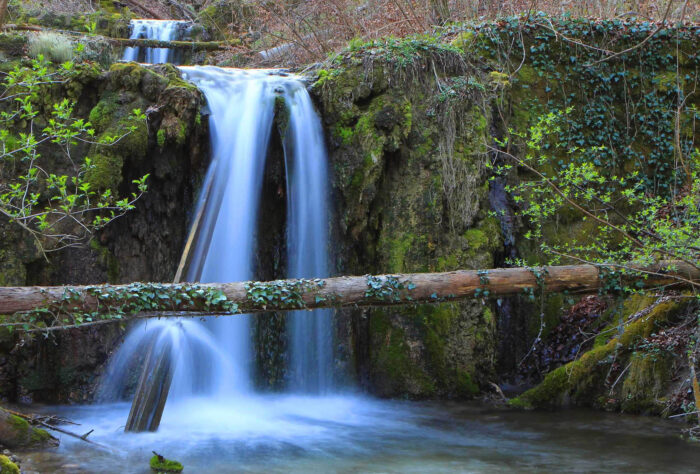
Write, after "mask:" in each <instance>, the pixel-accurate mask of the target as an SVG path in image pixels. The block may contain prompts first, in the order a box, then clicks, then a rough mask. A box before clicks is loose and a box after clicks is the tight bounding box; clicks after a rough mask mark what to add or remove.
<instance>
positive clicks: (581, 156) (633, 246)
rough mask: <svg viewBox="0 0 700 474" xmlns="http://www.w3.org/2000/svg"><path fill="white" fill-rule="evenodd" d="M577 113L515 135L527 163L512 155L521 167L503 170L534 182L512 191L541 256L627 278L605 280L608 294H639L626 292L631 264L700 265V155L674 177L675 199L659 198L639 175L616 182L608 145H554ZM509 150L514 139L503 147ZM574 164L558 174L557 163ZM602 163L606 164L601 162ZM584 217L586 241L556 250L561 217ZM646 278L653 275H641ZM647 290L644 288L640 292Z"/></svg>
mask: <svg viewBox="0 0 700 474" xmlns="http://www.w3.org/2000/svg"><path fill="white" fill-rule="evenodd" d="M571 112H572V108H567V109H566V110H563V111H553V112H549V113H548V114H546V115H543V116H541V117H540V118H539V120H538V121H537V122H536V123H535V124H534V125H533V126H532V127H530V129H529V132H528V133H527V134H524V133H520V132H517V131H514V130H511V131H510V132H511V136H515V137H519V138H521V139H523V140H524V141H525V143H526V147H527V148H526V152H525V153H524V156H522V157H518V156H515V155H512V154H509V153H504V154H505V155H507V156H508V157H509V158H511V162H510V163H513V164H505V165H503V166H500V167H497V169H496V171H497V172H498V173H501V174H503V173H507V172H508V170H510V169H511V168H512V167H513V166H518V167H520V168H521V169H522V170H523V171H524V172H525V173H526V174H527V176H528V177H529V178H528V179H524V180H521V181H520V182H518V183H517V184H514V185H511V186H509V187H507V190H508V191H509V192H510V193H511V195H512V196H513V199H514V201H515V202H516V204H518V206H519V208H520V211H519V214H520V215H521V216H522V217H524V218H525V219H526V221H527V223H528V225H529V229H528V231H527V232H526V233H525V238H526V239H530V240H533V241H537V242H540V249H541V250H542V252H543V253H544V254H545V255H548V256H549V257H550V258H551V260H550V262H549V263H550V264H556V263H559V262H561V261H562V260H566V259H573V260H575V261H579V262H581V261H582V262H589V263H594V264H601V265H613V266H616V267H618V268H619V270H616V271H614V272H613V271H611V270H607V271H606V272H605V273H603V274H602V278H604V280H605V283H604V285H603V287H604V289H606V290H607V291H608V292H615V293H619V292H632V291H636V290H638V289H639V288H638V287H635V286H633V287H629V286H628V287H622V285H621V284H620V283H619V282H620V281H621V278H620V277H621V276H622V274H624V273H635V271H634V269H633V268H630V266H629V264H630V262H634V263H637V264H645V265H651V264H653V263H655V262H657V261H659V260H661V259H670V260H678V261H682V262H686V263H688V264H690V265H694V266H697V265H699V264H700V207H699V205H700V201H699V200H698V196H700V153H699V152H698V150H697V149H695V150H693V151H692V152H691V153H690V154H688V155H686V156H684V157H681V161H682V162H683V166H677V167H675V168H674V169H673V170H671V173H670V180H671V181H670V182H672V183H674V184H673V186H672V187H671V188H669V190H668V192H666V191H661V192H658V193H656V194H654V193H651V192H650V190H649V187H648V186H647V184H648V183H647V182H646V181H645V179H644V178H643V177H642V175H641V174H640V173H639V172H638V171H636V170H633V171H629V172H627V173H624V172H623V173H621V174H619V175H618V174H611V173H610V171H609V170H608V169H606V167H605V166H604V165H603V164H602V162H601V161H600V160H599V159H598V157H599V156H601V154H603V153H604V151H605V149H606V145H604V144H600V145H596V146H591V147H576V146H574V147H569V148H564V147H567V145H566V144H561V143H559V142H557V141H555V142H554V143H550V141H549V138H550V137H553V136H557V134H558V133H559V132H560V130H561V129H562V128H563V127H565V126H566V125H567V118H568V117H569V116H570V114H571ZM500 145H501V147H502V148H505V147H507V145H508V139H506V140H503V141H501V142H500ZM561 155H564V156H567V160H566V161H560V162H559V164H558V165H557V166H556V167H553V166H552V163H553V162H555V158H554V157H555V156H561ZM601 160H602V158H601ZM572 213H573V214H576V215H579V216H580V217H581V219H583V220H584V221H588V222H589V226H590V227H589V230H588V233H587V236H586V240H585V241H576V240H573V241H563V242H552V241H551V240H550V239H547V238H546V237H547V234H546V232H545V231H544V229H545V228H546V226H547V225H548V224H549V223H550V222H552V221H553V220H555V219H556V218H557V217H558V216H560V215H567V214H572ZM641 276H642V277H643V276H645V275H641ZM638 286H639V287H641V286H642V284H641V282H640V283H639V285H638Z"/></svg>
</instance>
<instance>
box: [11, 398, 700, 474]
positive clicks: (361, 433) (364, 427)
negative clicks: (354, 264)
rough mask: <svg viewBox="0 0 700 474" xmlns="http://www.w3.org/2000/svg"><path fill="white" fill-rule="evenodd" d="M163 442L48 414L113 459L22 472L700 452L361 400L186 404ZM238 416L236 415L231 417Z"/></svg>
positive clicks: (468, 406)
mask: <svg viewBox="0 0 700 474" xmlns="http://www.w3.org/2000/svg"><path fill="white" fill-rule="evenodd" d="M181 403H182V404H183V405H182V406H171V407H170V408H171V409H168V410H166V411H165V415H164V417H163V423H162V425H161V428H160V430H159V431H158V432H155V433H139V434H134V433H124V432H123V425H124V421H125V420H126V415H127V413H128V411H129V404H127V403H120V404H113V405H92V406H74V407H50V409H49V408H47V412H51V413H55V414H60V415H62V416H65V417H68V418H70V419H72V420H74V421H76V422H79V423H82V426H78V427H75V426H73V427H71V426H69V427H68V429H71V430H74V431H76V432H81V433H82V432H84V431H88V430H89V429H93V428H94V429H95V432H94V433H92V434H91V435H90V439H91V440H93V441H96V442H99V443H102V444H106V445H108V446H110V447H112V448H113V449H114V453H112V454H110V453H106V452H103V451H100V450H97V449H95V448H94V447H92V446H90V445H88V444H87V443H84V442H82V441H79V440H76V439H74V438H71V437H68V436H65V435H61V446H60V447H59V448H57V449H56V450H54V451H44V452H36V453H18V454H19V455H20V457H21V458H22V469H23V472H31V471H36V472H42V473H43V472H54V473H88V472H89V473H93V472H95V473H96V472H99V473H144V474H145V473H148V472H151V471H150V470H149V468H148V461H149V459H150V457H151V456H152V453H151V451H157V452H159V453H161V454H163V455H164V456H166V457H168V458H171V459H176V460H178V461H180V462H182V463H183V465H184V466H185V471H184V472H186V473H187V472H196V473H234V472H236V473H240V472H242V473H263V472H265V473H277V472H279V473H282V472H284V473H287V472H293V473H297V472H298V473H307V472H332V473H355V472H369V473H399V472H400V473H406V472H408V473H431V472H438V473H439V472H678V473H682V472H688V473H691V472H693V473H694V472H697V466H698V465H700V446H698V445H696V444H693V443H689V442H686V441H683V440H682V439H680V438H679V436H678V432H679V425H678V424H677V423H673V422H670V421H664V420H659V419H658V418H651V417H640V416H625V415H617V414H608V413H600V412H594V411H588V410H563V411H558V412H520V411H510V410H498V409H494V408H491V407H486V406H483V405H480V404H478V403H457V402H408V401H384V400H376V399H371V398H365V397H356V396H335V397H308V396H293V395H259V394H258V395H256V396H255V397H245V398H240V399H236V400H233V401H232V400H230V399H229V398H226V399H221V400H218V401H212V399H211V398H210V397H207V398H206V399H204V400H202V401H201V402H200V401H199V400H197V399H188V400H186V401H183V402H181ZM232 407H235V409H232Z"/></svg>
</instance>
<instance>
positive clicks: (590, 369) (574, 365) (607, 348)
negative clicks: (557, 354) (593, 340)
mask: <svg viewBox="0 0 700 474" xmlns="http://www.w3.org/2000/svg"><path fill="white" fill-rule="evenodd" d="M680 308H681V305H680V304H679V303H678V302H675V301H665V302H662V303H659V304H657V305H656V306H655V307H654V308H653V309H652V310H651V311H649V313H648V314H646V315H644V316H642V317H640V318H639V319H638V320H636V321H634V322H632V323H630V324H628V325H627V326H625V328H624V332H623V333H622V335H621V336H620V337H619V338H614V339H612V340H610V341H609V342H607V343H606V344H605V345H602V346H597V347H594V348H593V349H591V350H590V351H588V352H586V353H585V354H584V355H583V356H582V357H581V358H580V359H578V360H575V361H573V362H570V363H568V364H566V365H565V366H563V367H559V368H558V369H556V370H554V371H552V372H550V373H549V374H547V376H546V377H545V378H544V380H543V381H542V383H540V384H539V385H537V386H536V387H535V388H532V389H530V390H528V391H527V392H525V393H524V394H522V395H521V396H520V397H518V400H517V401H515V402H513V403H514V404H515V405H517V406H530V407H545V406H553V405H554V406H555V405H560V404H562V403H564V402H565V401H566V400H567V399H569V398H573V399H574V401H575V402H578V403H584V404H585V403H590V401H591V400H595V399H596V397H595V396H594V395H595V392H596V390H598V389H599V387H601V386H602V382H603V379H604V378H605V376H606V375H607V373H608V367H609V364H610V363H611V361H612V357H613V355H615V354H618V355H620V356H622V357H623V356H624V355H625V353H626V352H627V351H630V350H631V348H632V347H633V344H636V343H637V342H638V341H640V340H641V339H643V338H646V337H648V336H649V335H650V334H652V333H653V332H655V331H656V330H657V328H658V327H659V325H660V324H662V323H665V322H668V321H669V319H671V318H672V317H673V316H674V315H675V314H676V313H677V312H678V310H679V309H680ZM638 363H639V364H640V365H639V367H638V370H639V371H647V370H648V369H649V367H648V366H645V365H644V364H642V363H641V362H638ZM658 373H659V372H658V371H657V372H654V374H658ZM654 376H655V375H654ZM645 377H647V376H646V373H645V375H644V377H641V379H643V380H645V381H644V382H643V384H642V385H643V386H646V384H647V382H646V378H645ZM636 384H637V382H635V381H634V379H633V381H630V382H629V384H628V389H627V393H628V394H629V393H631V392H630V388H629V387H631V386H636ZM642 391H643V393H644V394H645V395H646V393H647V392H646V390H645V389H642ZM634 400H635V401H636V402H639V399H638V398H636V397H635V398H634ZM645 400H648V397H646V398H645ZM630 408H632V406H631V405H630ZM638 408H639V407H637V409H638Z"/></svg>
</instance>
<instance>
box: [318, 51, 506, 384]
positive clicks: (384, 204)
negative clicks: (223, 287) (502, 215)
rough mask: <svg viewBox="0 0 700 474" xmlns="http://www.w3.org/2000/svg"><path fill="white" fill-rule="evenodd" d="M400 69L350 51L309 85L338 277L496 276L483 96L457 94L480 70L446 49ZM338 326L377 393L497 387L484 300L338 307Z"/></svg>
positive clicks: (387, 56) (385, 59) (496, 234)
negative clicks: (324, 150) (325, 157)
mask: <svg viewBox="0 0 700 474" xmlns="http://www.w3.org/2000/svg"><path fill="white" fill-rule="evenodd" d="M405 60H406V64H402V63H401V62H400V61H399V60H396V58H394V57H392V51H391V48H390V47H388V48H378V49H377V51H375V52H373V53H370V52H367V51H359V52H357V53H350V54H347V55H346V56H345V57H343V58H342V59H340V60H338V61H337V62H336V63H335V64H334V65H333V67H332V68H331V69H329V70H323V71H321V72H320V76H319V79H318V81H317V82H316V83H315V84H314V85H313V89H312V90H313V91H314V93H315V94H316V96H317V97H318V100H319V104H320V109H321V114H322V115H323V119H324V123H325V126H326V128H327V130H328V147H329V153H330V161H331V170H332V181H333V193H334V197H333V202H334V204H335V212H336V214H335V218H334V220H333V225H334V228H333V241H334V242H335V243H336V245H337V247H336V250H337V255H336V262H337V268H336V271H337V272H338V273H339V274H363V273H374V274H377V273H398V272H426V271H448V270H454V269H458V268H488V267H491V266H493V263H494V252H496V251H497V250H498V249H500V248H501V246H502V243H501V231H500V226H499V223H498V221H497V220H496V219H495V218H493V217H491V216H489V203H488V183H487V180H486V173H485V168H486V162H487V160H488V153H487V152H486V143H488V142H489V140H490V138H489V130H488V123H489V121H490V113H491V110H490V107H489V105H488V104H489V100H490V95H491V94H490V93H489V92H488V91H486V90H480V89H478V88H477V87H465V88H464V89H461V90H459V91H458V92H456V91H455V89H454V86H455V84H457V83H461V81H463V80H464V77H465V76H466V75H468V74H475V75H477V76H480V75H481V72H480V71H478V70H476V69H474V68H470V67H468V66H467V65H466V64H465V63H464V62H463V61H462V60H461V57H460V55H459V52H458V51H455V49H454V48H449V47H446V46H433V47H429V48H427V49H426V50H425V51H420V52H419V51H414V52H412V53H411V55H410V56H408V57H407V58H405ZM434 68H435V69H434ZM433 69H434V70H433ZM338 322H339V331H338V341H339V351H340V353H342V354H346V362H348V363H349V365H351V366H352V367H353V368H354V371H355V373H356V374H357V376H358V377H359V379H360V381H361V384H362V385H363V386H364V387H365V388H366V389H368V390H369V391H370V392H371V393H374V394H376V395H379V396H384V397H412V398H425V397H436V396H439V397H464V396H470V395H473V394H475V393H477V392H478V391H479V387H480V385H481V386H483V385H486V384H487V382H488V381H490V380H494V379H495V373H494V361H495V353H494V348H495V344H494V340H495V329H496V326H495V318H494V312H493V308H492V307H491V306H490V304H489V303H483V302H481V301H474V302H464V303H440V304H436V305H417V306H411V307H406V308H401V309H394V308H392V309H371V310H356V311H341V312H340V314H339V321H338ZM347 355H350V357H347ZM350 361H351V362H350Z"/></svg>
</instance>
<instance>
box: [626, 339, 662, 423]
mask: <svg viewBox="0 0 700 474" xmlns="http://www.w3.org/2000/svg"><path fill="white" fill-rule="evenodd" d="M670 370H671V360H670V358H669V357H666V356H661V357H650V356H649V355H647V354H643V353H634V354H632V357H631V362H630V363H629V369H628V371H627V377H626V378H625V381H624V383H623V384H622V393H621V398H622V407H621V408H622V410H623V411H626V412H630V413H642V412H646V413H653V414H660V413H661V412H662V411H663V409H664V407H665V406H666V403H665V402H666V400H664V399H663V394H664V390H665V389H666V387H667V385H668V383H669V378H670V377H669V374H670V373H671V372H670Z"/></svg>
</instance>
